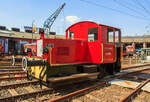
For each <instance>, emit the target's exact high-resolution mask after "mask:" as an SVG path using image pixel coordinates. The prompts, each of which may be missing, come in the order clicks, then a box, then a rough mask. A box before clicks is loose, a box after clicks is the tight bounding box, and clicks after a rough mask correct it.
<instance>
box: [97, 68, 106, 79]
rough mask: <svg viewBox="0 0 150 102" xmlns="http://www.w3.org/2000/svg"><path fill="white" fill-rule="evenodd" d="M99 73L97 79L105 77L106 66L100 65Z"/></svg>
mask: <svg viewBox="0 0 150 102" xmlns="http://www.w3.org/2000/svg"><path fill="white" fill-rule="evenodd" d="M97 71H98V72H99V75H98V76H97V78H98V79H102V78H103V77H104V76H105V65H98V67H97Z"/></svg>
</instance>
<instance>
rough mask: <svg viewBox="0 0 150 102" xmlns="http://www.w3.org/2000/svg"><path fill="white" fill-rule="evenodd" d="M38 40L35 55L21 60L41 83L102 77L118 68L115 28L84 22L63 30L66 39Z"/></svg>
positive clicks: (117, 34)
mask: <svg viewBox="0 0 150 102" xmlns="http://www.w3.org/2000/svg"><path fill="white" fill-rule="evenodd" d="M40 34H41V38H40V39H37V41H36V56H32V57H26V58H24V59H23V61H22V66H23V69H24V70H25V71H26V72H27V76H28V77H29V79H30V78H31V77H30V76H32V77H34V78H37V79H39V80H41V81H43V82H46V83H51V82H59V81H61V82H62V81H66V80H72V81H73V80H76V79H77V80H78V79H79V80H81V79H88V77H91V76H98V78H102V77H103V76H104V75H105V74H106V73H109V74H114V73H115V72H119V71H120V68H121V62H120V59H121V53H120V52H121V31H120V29H118V28H115V27H111V26H107V25H102V24H97V23H95V22H89V21H83V22H78V23H76V24H74V25H72V26H70V27H69V28H68V29H67V30H66V39H58V38H57V39H56V38H45V37H44V31H43V30H40Z"/></svg>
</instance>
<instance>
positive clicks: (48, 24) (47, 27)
mask: <svg viewBox="0 0 150 102" xmlns="http://www.w3.org/2000/svg"><path fill="white" fill-rule="evenodd" d="M65 5H66V4H65V3H64V4H63V5H61V7H59V8H58V9H57V10H56V11H55V12H54V13H53V14H52V15H50V16H49V17H48V18H47V19H46V20H45V21H44V25H43V27H44V29H45V30H46V31H48V34H49V32H50V29H51V26H52V25H53V23H54V21H55V20H56V18H57V16H58V15H59V14H60V12H61V10H62V9H63V8H64V6H65Z"/></svg>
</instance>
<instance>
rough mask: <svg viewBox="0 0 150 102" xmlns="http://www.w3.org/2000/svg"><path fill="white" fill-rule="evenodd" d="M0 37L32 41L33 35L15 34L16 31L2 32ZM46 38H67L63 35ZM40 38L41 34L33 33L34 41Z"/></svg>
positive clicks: (0, 31)
mask: <svg viewBox="0 0 150 102" xmlns="http://www.w3.org/2000/svg"><path fill="white" fill-rule="evenodd" d="M0 37H8V38H23V39H32V33H26V32H15V31H9V30H0ZM45 37H46V38H47V37H49V38H53V37H56V38H65V36H63V35H57V36H56V35H48V36H47V35H45ZM38 38H40V34H38V33H33V39H38Z"/></svg>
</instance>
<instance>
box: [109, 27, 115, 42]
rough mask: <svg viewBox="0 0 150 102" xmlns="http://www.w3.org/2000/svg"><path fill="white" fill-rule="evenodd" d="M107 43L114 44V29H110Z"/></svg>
mask: <svg viewBox="0 0 150 102" xmlns="http://www.w3.org/2000/svg"><path fill="white" fill-rule="evenodd" d="M107 42H108V43H113V42H114V31H113V29H110V28H108V29H107Z"/></svg>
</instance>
